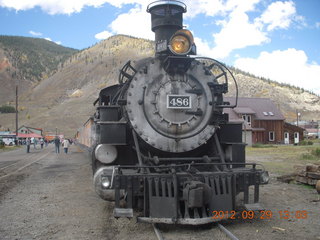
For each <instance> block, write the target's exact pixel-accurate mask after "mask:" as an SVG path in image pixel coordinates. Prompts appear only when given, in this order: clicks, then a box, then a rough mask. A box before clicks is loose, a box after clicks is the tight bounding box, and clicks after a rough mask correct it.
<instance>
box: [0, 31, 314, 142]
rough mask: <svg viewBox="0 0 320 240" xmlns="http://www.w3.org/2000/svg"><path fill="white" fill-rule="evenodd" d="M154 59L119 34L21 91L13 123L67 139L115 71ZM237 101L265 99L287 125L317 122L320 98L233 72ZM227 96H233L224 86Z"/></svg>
mask: <svg viewBox="0 0 320 240" xmlns="http://www.w3.org/2000/svg"><path fill="white" fill-rule="evenodd" d="M153 55H154V46H153V42H152V41H148V40H144V39H138V38H132V37H128V36H123V35H117V36H113V37H111V38H109V39H107V40H104V41H102V42H100V43H99V44H96V45H95V46H93V47H91V48H88V49H85V50H83V51H81V52H78V53H76V54H74V55H73V56H72V57H71V58H69V59H67V60H66V61H65V62H63V63H62V64H61V68H59V69H58V70H57V72H56V73H55V74H54V75H52V76H50V77H48V78H46V79H44V80H42V81H41V82H40V83H39V84H38V85H36V86H35V87H33V88H32V90H30V91H28V92H25V94H23V95H22V96H21V97H20V99H19V101H20V104H19V105H20V106H21V111H20V112H19V124H20V125H22V124H24V125H29V126H35V127H42V128H44V129H45V130H47V131H55V129H56V128H57V129H58V131H59V132H61V133H64V134H66V135H67V136H69V137H72V136H73V135H74V134H75V132H76V130H77V129H78V128H80V127H81V126H82V124H83V123H84V122H85V121H86V120H87V119H88V118H89V116H90V115H91V114H92V113H93V112H94V107H93V105H92V103H93V102H94V100H95V99H96V98H97V97H98V94H99V91H100V90H101V89H102V88H104V87H106V86H109V85H113V84H115V83H117V81H118V74H119V69H121V67H122V66H123V65H124V64H125V63H126V62H127V61H128V60H137V59H141V58H144V57H150V56H153ZM234 73H235V77H236V79H237V82H238V85H239V96H242V97H268V98H271V99H272V100H273V101H274V102H275V103H276V104H277V105H278V106H279V108H280V109H281V111H282V112H283V113H284V115H285V116H286V118H287V120H288V121H293V120H295V118H296V115H295V114H296V110H299V112H301V116H302V119H304V120H305V119H310V120H311V119H313V120H317V119H320V104H319V103H320V97H319V96H316V95H313V94H311V93H309V92H306V91H303V90H301V89H298V88H293V87H288V86H282V85H280V84H277V83H275V82H270V81H266V80H263V79H260V78H256V77H253V76H250V75H247V74H245V73H243V72H241V71H237V70H234ZM229 87H230V92H229V94H228V95H229V96H232V95H234V92H235V91H234V83H232V82H230V85H229ZM0 124H2V125H3V126H6V127H9V128H11V129H14V115H10V114H0Z"/></svg>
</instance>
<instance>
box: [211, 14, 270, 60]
mask: <svg viewBox="0 0 320 240" xmlns="http://www.w3.org/2000/svg"><path fill="white" fill-rule="evenodd" d="M218 24H219V25H221V26H222V29H221V31H220V32H219V33H216V34H213V38H214V44H215V47H214V48H213V49H212V52H213V53H214V56H216V57H217V58H225V57H228V56H229V55H230V53H231V52H232V51H233V50H235V49H242V48H245V47H248V46H256V45H261V44H263V43H268V42H269V41H270V39H269V38H268V37H267V34H266V33H265V32H263V31H261V30H260V29H259V26H258V25H256V24H254V23H250V22H249V17H248V15H247V14H246V13H244V12H242V11H234V12H232V13H231V14H230V20H229V21H222V22H221V21H220V22H218Z"/></svg>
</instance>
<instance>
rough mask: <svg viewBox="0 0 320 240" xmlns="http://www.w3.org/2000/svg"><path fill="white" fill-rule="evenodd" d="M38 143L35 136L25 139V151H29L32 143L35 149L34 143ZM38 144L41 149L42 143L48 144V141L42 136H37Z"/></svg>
mask: <svg viewBox="0 0 320 240" xmlns="http://www.w3.org/2000/svg"><path fill="white" fill-rule="evenodd" d="M37 144H38V140H37V139H36V138H33V137H32V138H27V139H26V146H27V153H30V146H31V145H33V148H34V149H37V147H36V145H37ZM39 144H40V146H41V149H43V145H44V144H46V146H48V141H47V140H46V139H43V138H39Z"/></svg>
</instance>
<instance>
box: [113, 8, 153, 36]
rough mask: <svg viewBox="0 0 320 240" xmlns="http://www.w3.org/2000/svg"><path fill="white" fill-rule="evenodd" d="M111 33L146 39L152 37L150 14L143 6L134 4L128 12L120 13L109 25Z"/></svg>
mask: <svg viewBox="0 0 320 240" xmlns="http://www.w3.org/2000/svg"><path fill="white" fill-rule="evenodd" d="M109 28H110V29H111V32H112V33H113V34H126V35H130V36H135V37H141V38H146V39H151V40H153V39H154V33H153V32H152V31H151V21H150V15H149V14H146V10H145V8H144V7H141V6H136V7H135V8H133V9H131V10H130V11H129V12H128V13H124V14H120V15H119V16H118V17H117V18H116V19H115V20H114V21H113V22H112V23H111V24H110V25H109Z"/></svg>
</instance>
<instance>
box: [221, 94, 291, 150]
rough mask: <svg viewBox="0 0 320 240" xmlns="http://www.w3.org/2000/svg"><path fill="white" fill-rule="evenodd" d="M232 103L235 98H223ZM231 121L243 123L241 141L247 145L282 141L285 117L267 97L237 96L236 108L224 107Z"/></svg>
mask: <svg viewBox="0 0 320 240" xmlns="http://www.w3.org/2000/svg"><path fill="white" fill-rule="evenodd" d="M225 100H226V101H228V102H230V104H231V105H233V104H234V103H235V101H236V99H235V98H225ZM224 112H225V113H228V114H229V120H230V121H231V122H242V123H243V127H242V130H243V134H242V136H243V142H245V143H247V144H248V145H249V146H251V145H252V144H256V143H263V144H279V143H284V133H285V131H284V123H285V118H284V116H283V114H282V113H281V111H280V110H279V109H278V108H277V106H276V105H275V104H274V103H273V102H272V101H271V100H270V99H268V98H238V103H237V107H236V108H233V109H231V108H226V109H225V110H224Z"/></svg>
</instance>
